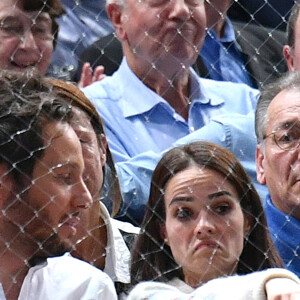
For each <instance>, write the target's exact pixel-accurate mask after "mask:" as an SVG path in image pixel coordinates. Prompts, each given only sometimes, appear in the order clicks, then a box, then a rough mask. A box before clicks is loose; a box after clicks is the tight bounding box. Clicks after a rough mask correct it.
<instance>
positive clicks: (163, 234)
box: [159, 224, 170, 246]
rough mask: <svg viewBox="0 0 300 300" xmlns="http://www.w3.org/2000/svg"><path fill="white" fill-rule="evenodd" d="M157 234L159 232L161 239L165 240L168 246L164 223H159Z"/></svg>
mask: <svg viewBox="0 0 300 300" xmlns="http://www.w3.org/2000/svg"><path fill="white" fill-rule="evenodd" d="M159 234H160V237H161V239H162V240H163V241H164V242H165V244H166V245H168V246H170V245H169V239H168V236H167V231H166V225H165V224H160V225H159Z"/></svg>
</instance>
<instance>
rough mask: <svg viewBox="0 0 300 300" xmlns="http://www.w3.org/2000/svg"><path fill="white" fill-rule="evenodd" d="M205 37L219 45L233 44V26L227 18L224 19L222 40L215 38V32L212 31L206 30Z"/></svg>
mask: <svg viewBox="0 0 300 300" xmlns="http://www.w3.org/2000/svg"><path fill="white" fill-rule="evenodd" d="M207 35H208V36H210V37H211V38H213V39H214V40H216V41H219V42H221V43H226V42H228V43H232V42H235V32H234V28H233V25H232V23H231V21H230V20H229V18H228V17H226V20H225V26H224V36H223V37H222V38H219V37H217V34H216V32H215V31H214V30H213V29H207Z"/></svg>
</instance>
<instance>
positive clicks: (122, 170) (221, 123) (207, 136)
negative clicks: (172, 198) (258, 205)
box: [116, 112, 268, 223]
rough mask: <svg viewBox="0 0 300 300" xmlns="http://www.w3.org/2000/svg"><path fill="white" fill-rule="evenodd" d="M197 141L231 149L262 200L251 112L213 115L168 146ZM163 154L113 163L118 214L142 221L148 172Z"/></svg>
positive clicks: (263, 190)
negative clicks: (120, 198) (119, 192)
mask: <svg viewBox="0 0 300 300" xmlns="http://www.w3.org/2000/svg"><path fill="white" fill-rule="evenodd" d="M198 140H206V141H210V142H213V143H216V144H219V145H222V146H223V147H226V148H227V149H229V150H230V151H231V152H233V153H234V154H235V155H236V156H237V158H238V159H239V160H240V161H241V163H242V165H243V167H244V168H245V169H246V170H247V172H248V174H249V175H250V177H251V179H252V181H253V183H254V185H255V188H256V189H257V191H258V192H259V195H260V197H261V199H262V200H264V199H265V197H266V195H267V192H268V190H267V187H266V186H264V185H261V184H259V183H258V182H257V179H256V167H255V148H256V137H255V132H254V112H251V113H249V114H248V115H246V116H245V115H241V114H228V115H222V116H217V117H214V118H212V120H211V121H210V122H209V123H208V124H207V125H206V126H204V127H202V128H201V129H199V130H196V131H195V132H193V133H191V134H189V135H187V136H185V137H183V138H182V139H179V140H178V141H176V142H175V143H174V144H172V146H171V147H174V146H180V145H184V144H186V143H190V142H194V141H198ZM171 147H170V148H171ZM163 153H164V152H163ZM163 153H156V152H153V151H148V152H145V153H142V154H140V155H137V156H135V157H133V158H132V159H129V160H127V161H124V162H119V163H117V164H116V169H117V173H118V177H119V180H120V185H121V190H122V196H123V205H122V209H121V211H120V212H119V215H120V216H124V215H125V214H126V219H129V220H130V221H134V222H137V223H139V222H141V221H142V218H143V215H144V211H145V208H146V204H147V201H148V197H149V190H150V182H151V176H152V172H153V170H154V169H155V167H156V165H157V163H158V161H159V160H160V158H161V157H162V155H163Z"/></svg>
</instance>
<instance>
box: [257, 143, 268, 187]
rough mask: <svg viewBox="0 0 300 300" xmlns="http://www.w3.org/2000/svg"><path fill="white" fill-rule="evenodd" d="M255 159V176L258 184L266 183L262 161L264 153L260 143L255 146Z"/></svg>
mask: <svg viewBox="0 0 300 300" xmlns="http://www.w3.org/2000/svg"><path fill="white" fill-rule="evenodd" d="M255 161H256V178H257V181H258V182H259V183H260V184H266V176H265V169H264V161H265V154H264V149H263V146H262V145H257V146H256V151H255Z"/></svg>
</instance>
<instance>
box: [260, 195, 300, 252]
mask: <svg viewBox="0 0 300 300" xmlns="http://www.w3.org/2000/svg"><path fill="white" fill-rule="evenodd" d="M264 207H265V211H266V216H267V220H268V224H269V226H270V228H271V232H272V233H273V234H274V233H276V234H277V233H279V234H280V238H281V239H282V240H284V241H285V242H286V243H287V244H289V245H293V246H295V247H297V246H298V245H299V235H297V234H296V235H295V232H297V231H299V229H300V221H299V220H298V219H296V218H294V217H292V216H290V215H287V214H285V213H284V212H282V211H280V210H279V209H278V208H277V207H276V206H275V205H274V204H273V202H272V199H271V197H270V195H267V198H266V201H265V204H264Z"/></svg>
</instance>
